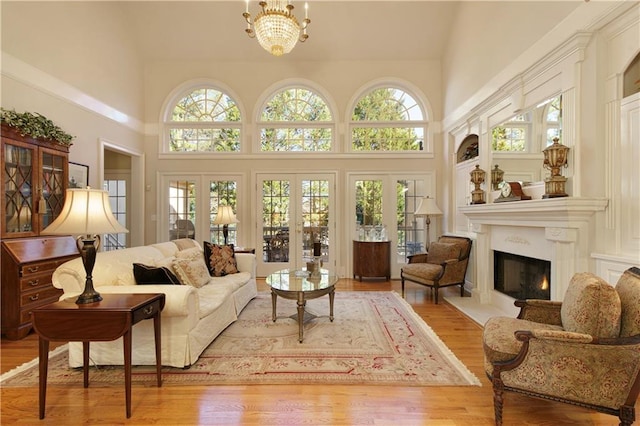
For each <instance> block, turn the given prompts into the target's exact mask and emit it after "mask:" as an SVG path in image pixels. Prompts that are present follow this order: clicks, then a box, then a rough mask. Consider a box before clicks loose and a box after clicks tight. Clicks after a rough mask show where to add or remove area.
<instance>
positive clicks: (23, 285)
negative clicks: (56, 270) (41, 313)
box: [20, 271, 53, 292]
mask: <svg viewBox="0 0 640 426" xmlns="http://www.w3.org/2000/svg"><path fill="white" fill-rule="evenodd" d="M52 274H53V273H52V272H51V271H49V272H47V273H45V274H39V275H35V274H32V275H31V276H29V277H27V278H21V279H20V291H21V292H27V291H32V290H35V289H41V288H43V287H46V286H52V285H53V284H52V283H51V276H52Z"/></svg>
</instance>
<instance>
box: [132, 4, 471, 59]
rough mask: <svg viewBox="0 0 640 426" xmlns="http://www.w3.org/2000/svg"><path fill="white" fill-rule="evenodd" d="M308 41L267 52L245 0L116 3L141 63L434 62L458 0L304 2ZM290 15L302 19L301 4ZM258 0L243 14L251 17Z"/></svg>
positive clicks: (445, 40)
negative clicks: (280, 52) (255, 35)
mask: <svg viewBox="0 0 640 426" xmlns="http://www.w3.org/2000/svg"><path fill="white" fill-rule="evenodd" d="M308 3H309V18H310V19H311V24H310V25H309V29H308V33H309V39H308V40H307V42H305V43H298V45H297V46H296V47H295V48H294V50H293V51H292V52H291V53H289V54H288V55H284V56H282V57H280V58H275V57H272V56H271V55H270V54H269V53H268V52H266V51H265V50H263V49H262V48H261V47H260V46H259V44H258V42H257V41H256V40H255V39H250V38H249V37H248V36H247V35H246V33H245V32H244V29H245V28H246V24H245V23H244V18H243V17H242V13H243V12H244V10H245V2H244V1H243V0H235V1H193V2H187V1H178V2H165V1H142V2H129V1H125V2H121V3H120V6H121V7H122V10H123V14H124V16H125V22H127V24H128V26H129V27H130V28H131V31H133V37H134V40H135V41H136V43H137V44H138V47H139V49H140V54H141V55H142V56H143V58H144V59H145V60H157V61H163V60H170V61H176V60H178V61H179V60H185V61H186V60H210V59H216V60H224V61H256V60H259V61H264V60H274V61H275V60H277V61H328V60H332V61H340V60H377V59H381V60H382V59H384V60H389V59H391V60H394V59H395V60H428V59H439V58H441V56H442V53H443V48H444V46H445V45H446V42H447V40H448V37H449V33H450V31H451V30H452V27H453V22H454V18H455V14H456V10H457V8H458V6H459V2H457V1H432V0H413V1H363V0H352V1H331V0H310V1H309V2H308ZM293 5H294V7H295V10H294V13H295V14H296V16H297V17H298V18H299V20H300V19H302V18H303V17H304V1H302V0H295V1H294V2H293ZM258 10H259V6H258V1H257V0H252V1H251V2H250V4H249V11H250V13H251V14H252V16H255V15H256V14H257V12H258Z"/></svg>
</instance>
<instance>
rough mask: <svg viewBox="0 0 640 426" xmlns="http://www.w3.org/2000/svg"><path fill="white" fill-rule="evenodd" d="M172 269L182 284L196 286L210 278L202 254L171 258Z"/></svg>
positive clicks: (198, 286) (205, 282) (200, 285)
mask: <svg viewBox="0 0 640 426" xmlns="http://www.w3.org/2000/svg"><path fill="white" fill-rule="evenodd" d="M173 270H174V271H175V273H176V275H177V276H178V279H179V280H180V282H181V283H182V284H184V285H190V286H193V287H196V288H200V287H202V286H203V285H205V284H207V283H208V282H209V278H211V277H210V276H209V270H208V269H207V265H206V264H205V263H204V259H203V258H202V255H199V256H195V257H193V256H190V257H184V258H183V257H178V256H176V258H175V259H174V260H173Z"/></svg>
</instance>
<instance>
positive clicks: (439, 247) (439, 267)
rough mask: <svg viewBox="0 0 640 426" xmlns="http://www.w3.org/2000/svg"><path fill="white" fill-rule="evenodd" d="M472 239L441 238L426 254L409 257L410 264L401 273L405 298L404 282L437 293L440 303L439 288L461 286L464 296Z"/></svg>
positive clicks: (432, 244)
mask: <svg viewBox="0 0 640 426" xmlns="http://www.w3.org/2000/svg"><path fill="white" fill-rule="evenodd" d="M470 252H471V240H470V239H469V238H466V237H454V236H447V235H443V236H441V237H440V238H439V239H438V241H437V242H433V243H431V244H430V245H429V250H428V252H427V253H419V254H415V255H413V256H408V259H409V263H408V264H406V265H404V266H403V267H402V269H401V271H400V278H401V281H402V297H404V282H405V281H411V282H414V283H418V284H421V285H424V286H427V287H429V288H430V289H431V293H432V294H433V293H434V290H435V302H436V304H438V289H439V288H440V287H449V286H452V285H459V286H460V296H464V276H465V274H466V273H467V265H468V264H469V253H470Z"/></svg>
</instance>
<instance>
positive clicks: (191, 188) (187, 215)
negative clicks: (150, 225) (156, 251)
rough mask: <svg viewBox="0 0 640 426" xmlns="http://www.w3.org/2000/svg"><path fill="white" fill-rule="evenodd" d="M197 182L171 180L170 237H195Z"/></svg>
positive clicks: (174, 238) (173, 238)
mask: <svg viewBox="0 0 640 426" xmlns="http://www.w3.org/2000/svg"><path fill="white" fill-rule="evenodd" d="M195 223H196V183H195V182H194V181H171V182H169V239H170V240H177V239H179V238H194V239H195V234H196V228H195Z"/></svg>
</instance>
